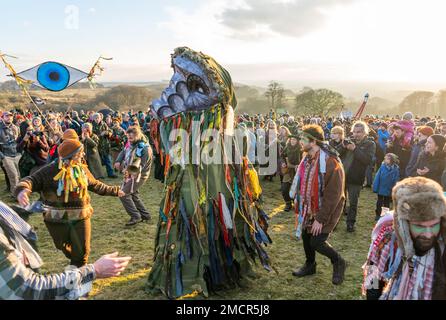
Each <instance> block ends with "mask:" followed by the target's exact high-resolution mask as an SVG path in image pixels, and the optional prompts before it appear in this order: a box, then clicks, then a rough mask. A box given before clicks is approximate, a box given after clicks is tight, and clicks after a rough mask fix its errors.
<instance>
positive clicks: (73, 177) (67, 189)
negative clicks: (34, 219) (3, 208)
mask: <svg viewBox="0 0 446 320" xmlns="http://www.w3.org/2000/svg"><path fill="white" fill-rule="evenodd" d="M58 153H59V161H53V162H52V163H50V164H49V165H47V166H45V167H43V168H42V169H40V170H38V171H36V172H35V173H33V174H32V175H31V176H29V177H26V178H24V179H23V180H21V181H20V182H19V184H18V185H17V188H16V190H15V195H16V197H17V200H18V202H19V203H20V205H21V206H22V207H26V206H28V205H29V195H30V194H31V193H32V192H40V194H41V197H42V201H43V205H44V220H45V224H46V226H47V228H48V231H49V233H50V235H51V237H52V238H53V241H54V244H55V246H56V248H57V249H59V250H61V251H62V252H63V253H64V254H65V256H66V257H67V258H68V259H70V260H71V265H74V266H76V267H82V266H83V265H85V264H87V262H88V255H89V252H90V238H91V222H90V218H91V216H92V214H93V207H92V206H91V203H90V195H89V194H88V191H92V192H94V193H96V194H98V195H102V196H120V197H122V196H124V193H123V192H122V191H121V190H120V189H119V187H117V186H116V187H111V186H108V185H106V184H104V183H102V182H100V181H98V180H96V179H95V178H94V177H93V175H92V174H91V172H90V170H89V169H88V166H87V165H86V164H85V161H84V156H85V154H84V147H83V145H82V143H81V142H80V141H79V138H78V137H77V138H76V139H67V140H64V141H63V142H62V143H61V145H60V146H59V148H58Z"/></svg>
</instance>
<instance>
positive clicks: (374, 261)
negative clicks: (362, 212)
mask: <svg viewBox="0 0 446 320" xmlns="http://www.w3.org/2000/svg"><path fill="white" fill-rule="evenodd" d="M392 197H393V203H394V211H393V212H389V213H387V214H386V215H385V216H383V217H382V218H381V219H380V220H379V221H378V223H377V225H376V226H375V228H374V230H373V232H372V243H371V246H370V250H369V253H368V257H367V261H366V263H365V265H364V282H363V294H364V295H366V296H367V299H370V300H377V299H380V300H440V299H441V300H446V278H445V276H446V270H445V265H446V264H445V258H446V256H445V250H444V246H445V243H444V239H446V198H445V196H444V194H443V189H442V188H441V186H440V185H439V184H438V183H437V182H435V181H433V180H431V179H427V178H424V177H414V178H408V179H405V180H403V181H400V182H399V183H398V184H397V185H396V186H395V188H394V189H393V192H392Z"/></svg>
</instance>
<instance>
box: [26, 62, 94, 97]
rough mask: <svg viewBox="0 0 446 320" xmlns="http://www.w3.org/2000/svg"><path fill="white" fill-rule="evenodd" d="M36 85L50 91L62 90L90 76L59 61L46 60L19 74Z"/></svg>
mask: <svg viewBox="0 0 446 320" xmlns="http://www.w3.org/2000/svg"><path fill="white" fill-rule="evenodd" d="M18 76H19V77H21V78H23V79H25V80H30V81H32V82H33V84H34V85H36V86H38V87H41V88H43V89H47V90H50V91H62V90H64V89H66V88H68V87H70V86H72V85H73V84H75V83H77V82H79V81H81V80H82V79H85V78H87V77H88V73H86V72H83V71H80V70H78V69H75V68H72V67H69V66H66V65H64V64H61V63H58V62H45V63H42V64H39V65H38V66H35V67H34V68H31V69H28V70H26V71H23V72H21V73H19V74H18Z"/></svg>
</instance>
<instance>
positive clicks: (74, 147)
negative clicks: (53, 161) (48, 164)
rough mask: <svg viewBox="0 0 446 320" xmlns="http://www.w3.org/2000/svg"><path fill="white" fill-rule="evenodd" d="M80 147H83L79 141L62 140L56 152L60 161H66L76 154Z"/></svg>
mask: <svg viewBox="0 0 446 320" xmlns="http://www.w3.org/2000/svg"><path fill="white" fill-rule="evenodd" d="M82 147H83V145H82V143H81V142H80V141H79V140H74V139H69V140H64V141H63V142H62V144H61V145H60V146H59V148H58V149H57V150H58V152H59V157H60V158H61V159H62V160H68V159H71V158H73V156H75V155H76V154H78V153H79V152H80V151H81V150H82Z"/></svg>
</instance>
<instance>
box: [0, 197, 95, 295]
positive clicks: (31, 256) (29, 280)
mask: <svg viewBox="0 0 446 320" xmlns="http://www.w3.org/2000/svg"><path fill="white" fill-rule="evenodd" d="M11 217H14V220H15V221H16V222H18V221H19V220H18V219H20V218H18V216H17V214H16V213H15V212H14V211H12V210H11V209H10V208H9V207H8V206H6V205H5V204H4V203H3V202H0V219H2V223H3V225H6V226H7V229H8V230H4V229H3V227H1V226H0V300H56V299H57V300H61V299H68V300H75V299H78V298H80V297H82V296H84V295H86V294H87V293H88V292H89V291H90V290H91V288H92V283H93V280H94V279H95V270H94V267H93V265H86V266H84V267H82V268H79V269H77V268H72V269H67V270H65V272H63V273H59V274H50V275H40V274H38V273H36V272H34V271H33V270H32V269H31V266H30V261H40V257H39V256H38V254H37V253H36V252H35V251H34V250H33V249H32V247H31V246H30V245H29V243H28V242H27V241H26V240H25V238H24V237H23V236H22V234H21V232H23V230H24V229H23V228H25V229H26V228H27V227H26V222H24V221H23V220H22V221H20V222H19V223H20V225H22V228H21V230H17V229H15V227H17V225H16V224H11V223H8V222H10V221H11ZM33 267H35V266H33Z"/></svg>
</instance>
